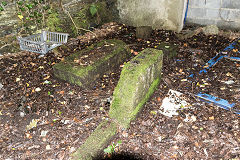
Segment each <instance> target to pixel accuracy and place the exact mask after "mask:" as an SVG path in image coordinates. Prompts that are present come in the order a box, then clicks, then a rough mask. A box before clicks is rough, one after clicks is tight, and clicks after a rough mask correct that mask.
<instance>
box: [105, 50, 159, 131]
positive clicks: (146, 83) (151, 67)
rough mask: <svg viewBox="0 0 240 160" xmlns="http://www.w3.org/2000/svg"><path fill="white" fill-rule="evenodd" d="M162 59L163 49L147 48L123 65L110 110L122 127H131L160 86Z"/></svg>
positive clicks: (110, 113) (111, 115) (112, 116)
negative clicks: (130, 124)
mask: <svg viewBox="0 0 240 160" xmlns="http://www.w3.org/2000/svg"><path fill="white" fill-rule="evenodd" d="M162 59H163V54H162V51H161V50H157V49H152V48H147V49H145V50H143V51H142V52H141V53H140V54H139V55H138V56H136V57H135V58H133V59H132V60H131V61H130V62H128V63H127V64H126V65H125V66H124V67H123V70H122V72H121V76H120V80H119V82H118V85H117V86H116V88H115V90H114V93H113V101H112V104H111V106H110V111H109V115H110V117H111V118H113V119H115V120H116V121H117V122H118V123H119V124H120V125H121V126H122V127H124V128H128V127H129V123H130V121H131V120H133V119H135V118H136V116H137V113H138V112H139V111H140V110H141V108H142V107H143V105H144V103H145V102H146V101H147V100H148V98H149V97H150V96H151V94H152V93H153V92H154V91H155V88H156V87H157V86H158V84H159V81H160V77H161V69H162Z"/></svg>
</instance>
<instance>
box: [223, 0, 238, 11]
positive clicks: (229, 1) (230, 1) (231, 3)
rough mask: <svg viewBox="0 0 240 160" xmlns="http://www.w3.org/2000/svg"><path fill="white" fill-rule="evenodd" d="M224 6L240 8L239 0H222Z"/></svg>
mask: <svg viewBox="0 0 240 160" xmlns="http://www.w3.org/2000/svg"><path fill="white" fill-rule="evenodd" d="M222 8H230V9H240V1H239V0H222Z"/></svg>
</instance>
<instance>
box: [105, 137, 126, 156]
mask: <svg viewBox="0 0 240 160" xmlns="http://www.w3.org/2000/svg"><path fill="white" fill-rule="evenodd" d="M120 144H122V141H121V140H119V141H118V142H117V144H115V143H114V142H113V143H112V144H111V145H109V146H108V147H107V148H105V149H104V150H103V151H104V153H105V154H113V153H114V151H115V149H116V147H117V146H119V145H120Z"/></svg>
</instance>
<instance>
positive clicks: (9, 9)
mask: <svg viewBox="0 0 240 160" xmlns="http://www.w3.org/2000/svg"><path fill="white" fill-rule="evenodd" d="M5 1H6V2H7V6H4V11H2V12H1V13H0V14H1V15H0V37H3V36H5V35H8V34H10V33H12V32H13V30H14V27H16V24H17V23H18V18H17V15H16V9H15V3H14V2H12V0H5ZM0 2H1V1H0Z"/></svg>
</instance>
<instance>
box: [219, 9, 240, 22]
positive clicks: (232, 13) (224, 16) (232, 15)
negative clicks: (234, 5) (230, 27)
mask: <svg viewBox="0 0 240 160" xmlns="http://www.w3.org/2000/svg"><path fill="white" fill-rule="evenodd" d="M219 15H220V18H221V20H223V21H226V22H233V21H240V10H230V9H221V10H219Z"/></svg>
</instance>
